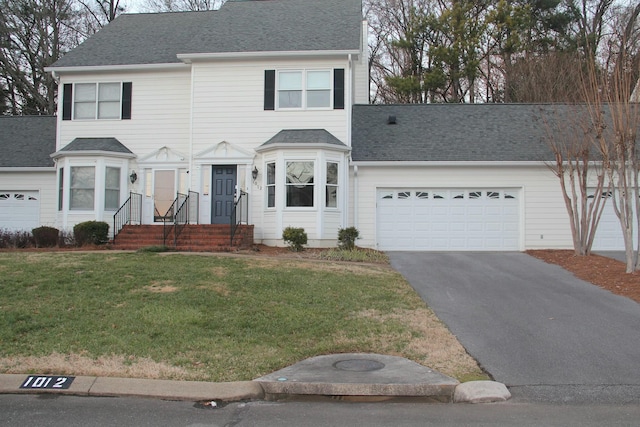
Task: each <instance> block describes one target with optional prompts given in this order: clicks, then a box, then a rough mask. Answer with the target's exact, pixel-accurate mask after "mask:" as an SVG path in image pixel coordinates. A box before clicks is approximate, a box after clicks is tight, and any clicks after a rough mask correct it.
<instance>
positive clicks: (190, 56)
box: [178, 49, 361, 64]
mask: <svg viewBox="0 0 640 427" xmlns="http://www.w3.org/2000/svg"><path fill="white" fill-rule="evenodd" d="M360 53H361V52H360V51H359V50H357V49H353V50H308V51H282V52H274V51H269V52H216V53H179V54H178V59H180V60H181V61H183V62H184V63H185V64H190V63H192V62H195V61H215V60H228V59H260V58H270V59H273V58H298V59H300V58H343V57H344V58H347V57H349V55H352V56H357V55H360Z"/></svg>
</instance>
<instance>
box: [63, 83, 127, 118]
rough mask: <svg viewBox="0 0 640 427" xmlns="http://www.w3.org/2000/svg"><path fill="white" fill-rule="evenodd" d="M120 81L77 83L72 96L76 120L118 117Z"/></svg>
mask: <svg viewBox="0 0 640 427" xmlns="http://www.w3.org/2000/svg"><path fill="white" fill-rule="evenodd" d="M120 94H121V87H120V83H97V84H96V83H79V84H77V85H76V87H75V94H74V98H73V118H74V119H76V120H82V119H86V120H91V119H95V118H98V119H119V118H120Z"/></svg>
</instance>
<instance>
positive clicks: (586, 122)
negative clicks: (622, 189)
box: [540, 104, 609, 255]
mask: <svg viewBox="0 0 640 427" xmlns="http://www.w3.org/2000/svg"><path fill="white" fill-rule="evenodd" d="M589 113H590V110H589V108H588V106H587V105H585V104H570V105H566V104H563V105H549V106H547V107H543V108H540V117H541V118H542V122H543V123H544V126H545V130H546V135H547V136H546V140H547V144H548V145H549V148H551V151H552V152H553V154H554V156H555V161H554V162H551V163H548V166H549V168H550V169H551V170H552V171H553V173H554V174H555V175H556V177H558V179H559V183H560V189H561V191H562V197H563V200H564V204H565V207H566V209H567V213H568V214H569V223H570V227H571V237H572V239H573V249H574V252H575V254H576V255H589V254H591V247H592V246H593V241H594V238H595V234H596V230H597V228H598V224H599V222H600V218H601V216H602V212H603V210H604V207H605V203H606V201H607V198H608V194H609V181H607V180H606V177H607V175H606V173H605V170H606V169H605V168H603V167H602V165H601V164H599V163H598V162H596V161H594V158H595V155H594V154H595V153H597V152H598V145H597V144H596V141H597V140H598V134H599V132H600V131H601V128H599V127H598V126H594V123H593V122H592V116H591V114H589ZM596 125H597V124H596Z"/></svg>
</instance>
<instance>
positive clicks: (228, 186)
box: [211, 165, 237, 224]
mask: <svg viewBox="0 0 640 427" xmlns="http://www.w3.org/2000/svg"><path fill="white" fill-rule="evenodd" d="M212 168H213V169H212V171H211V176H212V180H213V182H212V183H211V187H212V188H213V197H212V198H211V223H212V224H229V222H230V221H231V211H232V210H233V203H234V201H235V194H236V175H237V168H236V166H235V165H227V166H212Z"/></svg>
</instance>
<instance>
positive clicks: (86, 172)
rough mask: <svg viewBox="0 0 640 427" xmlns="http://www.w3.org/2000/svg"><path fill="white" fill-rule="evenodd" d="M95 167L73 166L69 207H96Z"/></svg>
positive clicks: (86, 208)
mask: <svg viewBox="0 0 640 427" xmlns="http://www.w3.org/2000/svg"><path fill="white" fill-rule="evenodd" d="M94 193H95V167H93V166H79V167H78V166H76V167H71V191H70V200H69V208H70V209H78V210H92V209H93V208H94Z"/></svg>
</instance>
